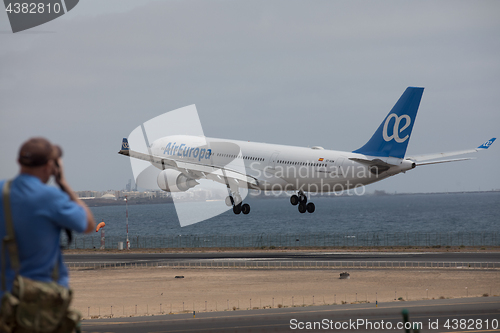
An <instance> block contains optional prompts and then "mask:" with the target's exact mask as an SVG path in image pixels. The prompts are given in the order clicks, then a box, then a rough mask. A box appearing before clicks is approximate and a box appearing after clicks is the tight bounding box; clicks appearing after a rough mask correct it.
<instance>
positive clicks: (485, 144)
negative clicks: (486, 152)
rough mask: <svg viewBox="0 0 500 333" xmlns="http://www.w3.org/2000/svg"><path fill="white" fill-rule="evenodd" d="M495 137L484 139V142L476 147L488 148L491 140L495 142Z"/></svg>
mask: <svg viewBox="0 0 500 333" xmlns="http://www.w3.org/2000/svg"><path fill="white" fill-rule="evenodd" d="M496 139H497V138H491V139H489V140H488V141H486V142H485V143H483V144H482V145H480V146H479V147H477V149H488V148H490V146H491V145H492V144H493V142H495V140H496Z"/></svg>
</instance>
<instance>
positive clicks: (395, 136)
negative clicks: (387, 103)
mask: <svg viewBox="0 0 500 333" xmlns="http://www.w3.org/2000/svg"><path fill="white" fill-rule="evenodd" d="M392 118H395V121H394V129H393V130H392V135H390V136H389V135H388V134H387V127H389V122H390V121H391V119H392ZM401 119H404V120H405V124H404V125H403V127H402V128H399V125H400V123H401ZM410 124H411V118H410V116H409V115H407V114H403V115H401V116H399V117H398V115H397V114H395V113H391V114H390V115H388V116H387V119H386V120H385V123H384V129H383V131H382V136H383V137H384V140H385V141H387V142H389V141H391V140H392V139H394V141H396V142H397V143H401V142H405V141H406V140H408V138H409V137H410V135H408V134H407V135H406V136H405V137H404V138H400V137H399V133H401V132H403V131H404V130H405V129H406V128H407V127H408V126H410Z"/></svg>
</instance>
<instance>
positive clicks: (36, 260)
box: [0, 174, 87, 297]
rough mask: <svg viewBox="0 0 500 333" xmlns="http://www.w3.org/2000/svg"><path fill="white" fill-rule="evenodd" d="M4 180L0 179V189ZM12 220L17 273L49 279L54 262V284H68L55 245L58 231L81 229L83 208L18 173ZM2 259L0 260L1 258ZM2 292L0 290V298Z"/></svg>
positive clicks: (0, 219) (1, 231) (0, 229)
mask: <svg viewBox="0 0 500 333" xmlns="http://www.w3.org/2000/svg"><path fill="white" fill-rule="evenodd" d="M4 182H5V181H0V191H1V189H2V188H3V184H4ZM10 205H11V211H12V221H13V224H14V230H15V234H16V242H17V247H18V252H19V261H20V270H19V274H20V275H22V276H24V277H27V278H30V279H33V280H38V281H44V282H50V281H52V272H53V270H54V265H55V264H56V261H57V262H58V266H59V279H58V281H57V282H58V283H59V284H60V285H63V286H65V287H68V282H69V278H68V270H67V268H66V266H65V265H64V263H63V258H62V253H61V249H60V246H59V239H60V234H61V230H62V229H63V228H67V229H71V230H74V231H77V232H83V231H85V229H86V227H87V215H86V213H85V210H84V209H83V208H82V207H81V206H79V205H78V204H76V203H75V202H74V201H71V200H70V198H69V196H68V195H67V194H66V193H64V192H63V191H61V190H60V189H58V188H56V187H53V186H47V185H45V184H44V183H42V182H41V181H40V179H38V178H37V177H34V176H31V175H27V174H21V175H19V176H17V177H16V178H15V179H14V180H13V182H12V185H11V189H10ZM4 214H5V213H4V207H3V198H2V199H1V204H0V237H1V238H0V239H1V240H3V238H4V237H5V215H4ZM5 256H6V258H5V259H6V263H7V266H6V267H7V270H6V271H7V272H6V273H7V274H6V277H7V290H9V291H10V290H11V288H12V281H13V280H14V277H15V272H14V271H13V270H12V269H11V268H10V257H9V253H8V252H7V251H6V253H5ZM2 260H3V259H2ZM0 289H1V288H0ZM2 295H3V291H2V290H0V297H1V296H2Z"/></svg>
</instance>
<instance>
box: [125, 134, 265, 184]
mask: <svg viewBox="0 0 500 333" xmlns="http://www.w3.org/2000/svg"><path fill="white" fill-rule="evenodd" d="M118 154H121V155H125V156H129V157H133V158H137V159H140V160H144V161H147V162H150V163H151V164H153V165H154V166H156V167H157V168H159V169H161V170H165V169H175V170H178V171H180V172H183V173H186V174H189V175H191V176H193V175H195V176H196V177H195V178H197V179H200V178H205V179H210V180H213V181H216V182H218V183H222V184H228V182H229V181H231V182H236V183H237V184H240V183H241V182H243V183H247V185H248V186H249V187H251V185H253V186H258V181H257V179H256V178H254V177H251V176H249V175H246V174H244V173H242V172H238V171H236V170H232V169H231V168H221V167H216V166H211V165H207V164H198V163H192V162H184V161H176V160H174V159H171V158H168V157H164V156H155V155H153V154H145V153H140V152H136V151H133V150H130V148H129V146H128V142H127V139H125V138H124V139H123V142H122V149H121V150H120V151H119V152H118Z"/></svg>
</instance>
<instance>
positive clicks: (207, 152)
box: [163, 142, 212, 161]
mask: <svg viewBox="0 0 500 333" xmlns="http://www.w3.org/2000/svg"><path fill="white" fill-rule="evenodd" d="M176 144H177V142H174V143H172V142H169V143H168V144H167V145H166V146H165V150H164V151H163V154H166V155H171V156H179V157H194V158H195V159H196V158H197V159H198V161H201V160H202V159H209V158H210V156H211V155H212V149H206V148H200V147H188V146H186V144H185V143H181V144H179V145H176Z"/></svg>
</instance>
